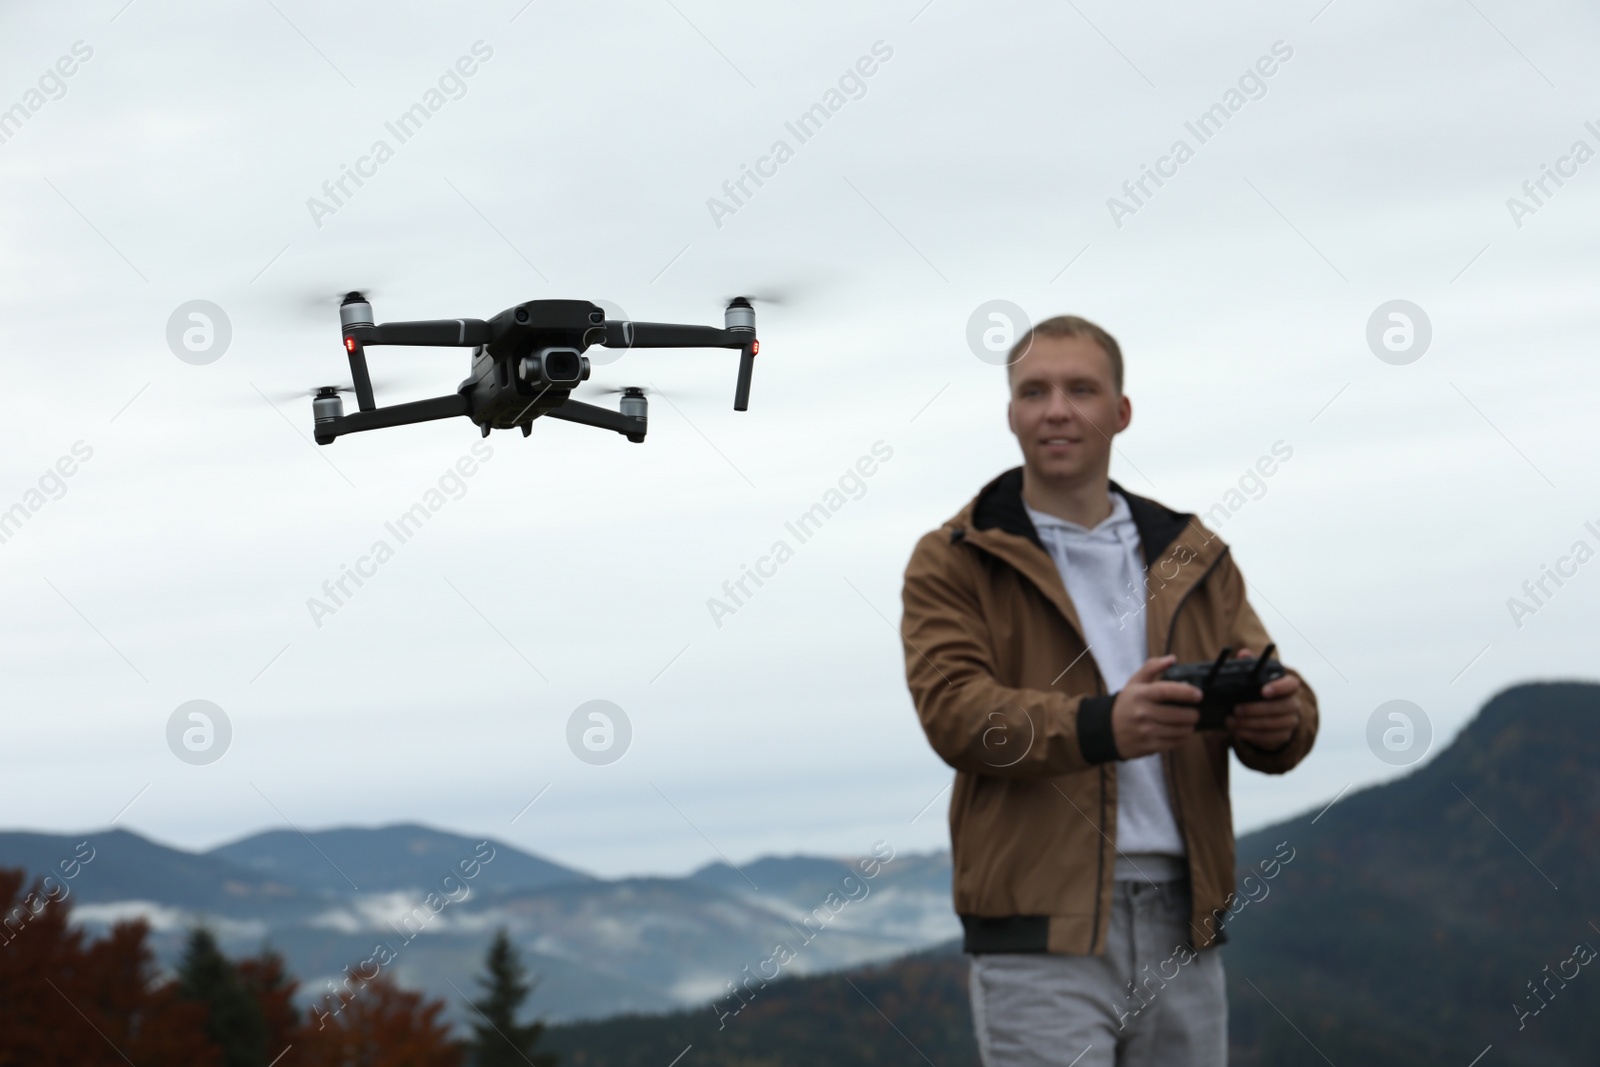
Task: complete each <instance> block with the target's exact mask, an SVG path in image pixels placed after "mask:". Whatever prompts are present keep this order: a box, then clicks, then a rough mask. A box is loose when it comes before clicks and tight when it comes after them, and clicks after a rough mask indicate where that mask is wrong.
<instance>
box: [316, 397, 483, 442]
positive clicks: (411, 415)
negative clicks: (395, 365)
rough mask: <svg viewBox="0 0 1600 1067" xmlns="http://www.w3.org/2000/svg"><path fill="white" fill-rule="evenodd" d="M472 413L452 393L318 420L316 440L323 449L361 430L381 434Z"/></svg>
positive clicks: (463, 400) (465, 402) (465, 401)
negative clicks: (337, 438) (326, 445)
mask: <svg viewBox="0 0 1600 1067" xmlns="http://www.w3.org/2000/svg"><path fill="white" fill-rule="evenodd" d="M471 413H472V403H471V401H470V400H468V398H467V397H466V396H464V395H462V394H461V393H452V394H450V395H449V396H435V397H429V398H428V399H427V400H413V401H412V402H410V403H408V404H390V405H389V406H388V407H382V408H373V409H371V410H368V411H352V412H351V413H350V414H348V415H339V416H337V417H335V418H331V419H318V420H317V422H316V438H317V443H318V444H321V445H325V444H327V443H329V442H330V441H332V440H333V439H334V438H335V437H340V436H343V435H344V434H347V433H356V432H358V431H360V430H381V429H384V428H386V427H389V426H406V425H409V424H410V423H413V422H430V421H432V420H434V419H449V418H454V417H455V416H457V415H470V414H471Z"/></svg>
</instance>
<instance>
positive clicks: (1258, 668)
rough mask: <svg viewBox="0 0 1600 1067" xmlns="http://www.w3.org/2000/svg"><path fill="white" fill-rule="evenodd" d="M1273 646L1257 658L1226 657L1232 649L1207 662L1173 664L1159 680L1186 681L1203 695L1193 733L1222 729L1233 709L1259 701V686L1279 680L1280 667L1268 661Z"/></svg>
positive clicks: (1280, 676) (1281, 674)
mask: <svg viewBox="0 0 1600 1067" xmlns="http://www.w3.org/2000/svg"><path fill="white" fill-rule="evenodd" d="M1277 647H1278V646H1277V645H1268V646H1267V647H1266V648H1265V649H1263V650H1262V653H1261V656H1260V658H1254V657H1251V656H1239V657H1236V658H1230V657H1232V656H1233V649H1231V648H1225V649H1223V650H1222V652H1221V653H1219V654H1218V656H1217V658H1216V659H1215V660H1213V661H1211V662H1210V663H1174V664H1173V665H1172V666H1170V667H1168V668H1167V669H1166V670H1165V671H1164V672H1162V675H1161V680H1162V681H1164V682H1187V683H1189V684H1190V685H1192V686H1194V687H1195V688H1196V689H1199V690H1200V692H1201V693H1203V694H1204V696H1202V697H1201V699H1200V703H1199V704H1197V705H1195V707H1197V708H1199V710H1200V721H1199V722H1197V723H1195V727H1194V728H1195V729H1196V730H1225V729H1227V719H1228V716H1229V715H1231V714H1232V713H1233V709H1234V708H1235V707H1236V706H1238V705H1240V704H1249V703H1251V702H1253V701H1257V700H1260V699H1261V688H1262V686H1264V685H1266V684H1267V683H1268V682H1271V681H1273V680H1274V679H1277V678H1282V677H1283V664H1281V663H1279V662H1278V661H1277V660H1275V659H1272V658H1271V657H1272V650H1273V649H1275V648H1277Z"/></svg>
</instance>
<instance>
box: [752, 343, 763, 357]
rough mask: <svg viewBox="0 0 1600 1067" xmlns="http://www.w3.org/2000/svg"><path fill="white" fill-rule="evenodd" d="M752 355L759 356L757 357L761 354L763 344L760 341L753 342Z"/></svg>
mask: <svg viewBox="0 0 1600 1067" xmlns="http://www.w3.org/2000/svg"><path fill="white" fill-rule="evenodd" d="M750 354H751V355H752V356H757V355H760V354H761V342H760V341H751V342H750Z"/></svg>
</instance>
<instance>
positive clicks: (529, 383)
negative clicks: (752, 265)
mask: <svg viewBox="0 0 1600 1067" xmlns="http://www.w3.org/2000/svg"><path fill="white" fill-rule="evenodd" d="M339 323H340V326H341V327H342V330H343V334H344V348H345V352H346V354H347V355H348V356H349V359H350V374H351V378H352V381H353V383H354V387H355V388H354V392H355V394H356V405H357V407H358V408H359V410H357V411H353V412H351V413H350V414H348V415H347V414H345V412H344V401H343V399H342V398H341V397H340V396H339V390H338V389H337V388H336V387H334V386H325V387H323V388H322V389H319V390H318V391H317V394H316V396H315V398H314V399H313V400H312V402H311V410H312V418H313V420H314V424H315V425H314V432H315V436H316V439H317V444H319V445H326V444H331V443H332V442H333V440H334V438H336V437H340V436H342V435H344V434H347V433H356V432H358V431H361V430H377V429H382V428H384V427H387V426H404V425H407V424H409V423H414V422H427V421H429V420H432V419H447V418H452V417H454V416H457V415H465V416H467V417H468V418H470V419H471V420H472V421H473V422H474V423H476V424H477V425H478V427H479V428H480V429H481V430H482V431H483V435H484V436H485V437H487V436H488V435H489V431H490V430H509V429H511V428H512V427H521V428H522V433H523V436H527V435H528V434H529V433H531V432H532V431H533V420H534V419H537V418H541V417H543V416H547V415H548V416H549V417H551V418H556V419H562V420H563V421H566V422H577V423H582V424H584V425H586V426H598V427H600V428H601V429H606V430H614V431H616V432H617V433H620V434H622V435H623V436H625V437H627V439H628V440H630V441H633V442H634V443H636V444H638V443H642V442H643V441H644V436H645V431H646V429H647V428H648V403H649V402H648V400H647V399H646V397H645V394H644V390H643V389H639V388H629V389H626V390H624V391H623V394H622V400H621V403H620V404H619V409H620V410H618V411H612V410H610V409H609V408H603V407H598V406H596V405H594V404H586V403H583V402H582V401H579V400H574V399H572V390H573V389H574V388H576V387H577V385H578V384H579V383H580V382H583V381H585V380H586V379H587V378H588V377H589V359H588V357H587V356H585V355H584V354H583V353H584V351H585V350H586V349H588V348H589V347H590V346H592V345H601V346H604V347H607V348H736V349H738V350H739V353H740V357H739V378H738V383H737V385H736V387H735V389H734V400H733V408H734V410H735V411H744V410H746V409H747V408H748V407H749V402H750V374H751V371H752V369H753V367H754V364H755V355H756V353H757V352H758V351H759V350H760V347H761V345H760V342H759V341H758V340H757V339H756V316H755V309H754V308H753V307H751V305H750V301H748V300H747V299H745V298H744V297H735V298H734V299H733V300H732V301H730V302H729V304H728V307H727V309H726V311H725V313H724V326H723V328H722V329H720V330H719V329H717V328H716V327H713V326H684V325H678V324H676V323H666V322H627V321H621V320H616V319H607V318H606V317H605V311H604V309H602V308H600V307H599V306H598V305H596V304H591V303H589V302H588V301H587V300H530V301H527V302H526V303H522V304H518V305H516V306H515V307H510V308H507V309H506V310H504V311H502V312H500V314H498V315H496V316H495V317H494V318H492V319H488V320H484V319H433V320H427V321H422V322H386V323H382V324H377V325H375V324H374V323H373V321H372V305H371V304H370V303H369V302H368V301H367V298H366V297H364V296H363V295H361V294H360V293H358V292H352V293H350V294H349V295H347V296H346V297H345V298H344V303H342V304H341V305H340V306H339ZM369 345H421V346H427V347H447V348H471V349H473V353H472V369H471V373H470V374H469V376H468V377H467V379H466V380H465V381H463V382H462V383H461V384H460V386H458V387H457V389H456V391H455V392H454V393H452V394H449V395H446V396H436V397H430V398H429V399H427V400H417V401H413V402H411V403H407V404H391V405H389V406H388V407H381V408H380V407H378V406H377V404H376V402H375V401H374V400H373V396H372V379H371V377H370V376H369V374H368V372H367V357H366V349H367V346H369Z"/></svg>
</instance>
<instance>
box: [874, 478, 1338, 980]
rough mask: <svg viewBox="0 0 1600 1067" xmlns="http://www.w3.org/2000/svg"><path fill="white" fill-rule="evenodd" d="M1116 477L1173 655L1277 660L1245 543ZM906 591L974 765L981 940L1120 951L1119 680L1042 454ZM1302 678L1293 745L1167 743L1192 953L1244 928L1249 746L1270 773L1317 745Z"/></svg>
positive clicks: (934, 685) (1163, 639) (968, 876)
mask: <svg viewBox="0 0 1600 1067" xmlns="http://www.w3.org/2000/svg"><path fill="white" fill-rule="evenodd" d="M1111 488H1112V490H1113V491H1115V492H1119V493H1122V495H1123V496H1125V497H1126V498H1127V500H1128V507H1129V510H1130V511H1131V512H1132V515H1133V520H1134V522H1135V524H1136V525H1137V526H1138V528H1139V536H1140V540H1141V542H1142V547H1143V552H1144V559H1145V576H1146V582H1147V586H1148V600H1147V601H1146V603H1145V605H1144V608H1143V614H1144V624H1145V634H1146V641H1147V648H1148V649H1149V654H1150V655H1151V656H1160V655H1163V654H1165V653H1167V652H1171V653H1174V654H1176V656H1177V658H1178V662H1179V663H1191V662H1196V661H1199V660H1209V659H1213V658H1215V657H1216V655H1217V653H1218V652H1220V651H1221V650H1222V648H1223V647H1224V646H1230V645H1231V646H1233V647H1234V648H1236V649H1237V648H1241V647H1248V648H1251V649H1253V650H1254V651H1255V652H1256V653H1258V654H1259V653H1260V652H1261V651H1262V649H1263V648H1265V647H1266V645H1267V644H1268V643H1270V642H1271V638H1270V637H1269V636H1268V634H1267V631H1266V628H1265V627H1263V626H1262V624H1261V620H1260V619H1259V618H1257V617H1256V613H1255V611H1254V610H1253V609H1252V608H1251V607H1250V603H1249V601H1248V600H1247V599H1246V597H1245V585H1244V578H1243V576H1242V575H1241V574H1240V572H1239V568H1238V567H1237V566H1236V565H1235V563H1234V560H1233V556H1232V554H1231V552H1230V551H1229V549H1228V546H1227V545H1226V544H1224V543H1223V542H1222V540H1221V539H1220V538H1218V537H1217V536H1216V534H1214V533H1212V532H1211V531H1210V530H1208V529H1206V527H1205V526H1204V525H1202V524H1201V522H1200V520H1199V519H1198V518H1196V517H1195V516H1193V515H1189V514H1184V513H1180V512H1175V511H1171V510H1169V509H1168V508H1166V507H1164V506H1162V505H1161V504H1158V503H1156V502H1155V501H1153V500H1147V499H1145V498H1144V497H1140V496H1135V495H1133V494H1132V493H1129V492H1128V491H1127V490H1125V489H1123V488H1122V487H1121V486H1119V485H1117V484H1116V483H1115V482H1112V483H1111ZM903 603H904V615H903V618H902V622H901V635H902V637H903V640H904V645H905V657H906V681H907V683H908V685H909V686H910V689H911V696H912V700H913V701H914V703H915V705H916V709H917V715H918V716H919V717H920V718H921V720H922V727H923V730H924V731H925V732H926V734H927V736H928V741H929V742H930V743H931V744H932V745H933V748H934V751H936V752H937V753H938V754H939V756H940V758H942V759H943V760H944V761H945V762H946V763H948V764H950V766H952V767H954V768H955V770H956V772H957V773H956V782H955V791H954V793H953V795H952V796H951V800H950V840H951V847H952V851H953V866H954V889H955V907H956V911H957V913H958V914H959V915H960V917H961V921H962V924H963V925H964V926H965V928H966V950H967V951H969V952H1057V953H1077V954H1089V953H1093V954H1095V955H1103V954H1104V953H1105V944H1106V931H1107V927H1108V925H1109V923H1110V918H1111V893H1112V874H1113V868H1114V863H1115V860H1116V847H1115V842H1116V838H1117V825H1116V816H1117V776H1116V774H1115V773H1113V768H1114V766H1115V762H1114V761H1115V760H1116V759H1117V758H1118V757H1117V751H1116V743H1115V740H1114V738H1113V736H1112V732H1111V705H1112V701H1113V699H1114V696H1115V694H1110V693H1107V692H1106V687H1105V683H1104V681H1103V680H1102V679H1101V677H1100V671H1099V668H1098V667H1096V665H1095V662H1094V657H1093V656H1092V655H1088V654H1086V648H1085V644H1084V639H1083V636H1082V630H1081V628H1080V626H1079V623H1078V616H1077V612H1076V610H1075V609H1074V608H1073V605H1072V602H1071V599H1070V598H1069V597H1068V595H1067V591H1066V587H1065V586H1064V585H1063V584H1062V581H1061V574H1060V571H1058V570H1057V569H1056V564H1055V562H1054V560H1053V559H1052V558H1051V556H1050V554H1049V552H1048V551H1047V550H1046V549H1045V548H1044V546H1043V544H1042V543H1041V542H1040V540H1039V535H1038V533H1037V532H1036V531H1035V530H1034V528H1033V523H1032V521H1031V520H1030V519H1029V518H1028V515H1027V512H1026V511H1025V510H1024V508H1023V504H1022V468H1020V467H1018V468H1015V469H1013V470H1010V471H1007V472H1006V473H1005V474H1002V475H1001V476H1000V477H998V478H996V479H995V480H994V481H992V482H990V483H989V484H988V485H987V486H985V487H984V488H983V489H982V490H981V491H980V492H979V493H978V495H977V496H976V497H974V498H973V500H972V501H971V503H969V504H968V505H967V506H966V507H965V508H963V509H962V510H961V511H960V513H958V514H957V515H956V516H955V517H954V518H952V519H950V520H949V521H948V522H946V523H945V524H944V525H943V526H942V527H940V528H939V529H937V530H934V531H932V532H931V533H928V534H925V535H924V536H923V537H922V538H921V540H919V541H918V542H917V546H916V548H915V549H914V550H913V552H912V555H911V561H910V563H909V564H908V565H907V567H906V574H905V588H904V593H903ZM1135 610H1137V606H1135ZM1290 673H1292V674H1296V676H1297V677H1298V676H1299V675H1298V673H1297V672H1295V671H1293V670H1290ZM1301 683H1302V684H1301V688H1300V693H1299V695H1300V708H1301V717H1300V725H1299V727H1298V728H1297V729H1296V730H1295V733H1294V735H1293V736H1292V737H1291V738H1290V739H1289V741H1288V742H1287V744H1285V745H1284V746H1283V747H1282V748H1280V749H1277V750H1275V751H1272V752H1268V751H1264V750H1262V749H1259V748H1256V747H1255V746H1253V745H1251V744H1250V743H1248V742H1244V741H1237V742H1236V741H1233V740H1232V739H1231V738H1230V737H1229V735H1227V734H1226V733H1221V732H1212V731H1207V732H1196V733H1195V734H1194V735H1193V736H1191V737H1189V738H1187V739H1186V740H1184V741H1183V742H1181V743H1180V744H1178V745H1177V747H1175V748H1173V749H1171V750H1169V751H1167V752H1165V753H1163V754H1162V757H1161V762H1162V765H1163V767H1164V769H1165V771H1166V780H1167V791H1168V794H1169V796H1170V797H1171V800H1172V808H1173V814H1174V816H1175V817H1176V819H1177V823H1178V828H1179V830H1180V831H1181V832H1182V834H1183V839H1184V842H1185V845H1186V847H1187V851H1188V862H1189V874H1190V884H1191V888H1192V891H1193V901H1194V906H1193V911H1192V914H1191V923H1190V925H1191V938H1190V943H1191V947H1192V948H1195V949H1203V948H1206V947H1209V946H1210V945H1212V944H1214V943H1215V944H1220V943H1222V942H1224V941H1226V939H1227V938H1226V935H1225V933H1224V932H1223V931H1222V929H1221V924H1222V921H1223V919H1224V918H1225V917H1226V915H1227V908H1228V905H1229V903H1230V895H1231V894H1232V893H1233V890H1234V842H1233V810H1232V806H1231V804H1230V801H1229V798H1228V751H1229V748H1230V747H1231V748H1232V749H1233V750H1234V751H1235V752H1236V753H1238V756H1239V761H1240V762H1241V763H1243V764H1244V765H1245V766H1246V767H1250V768H1252V769H1253V770H1258V771H1262V772H1264V773H1267V774H1282V773H1284V772H1286V771H1288V770H1289V769H1290V768H1292V767H1294V766H1295V765H1296V764H1297V763H1299V762H1300V761H1301V760H1302V759H1304V758H1305V756H1306V753H1308V752H1310V751H1311V745H1312V742H1313V741H1314V740H1315V738H1316V735H1317V698H1316V695H1315V694H1314V693H1313V692H1312V691H1311V687H1310V686H1309V685H1307V684H1305V679H1304V678H1301Z"/></svg>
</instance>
